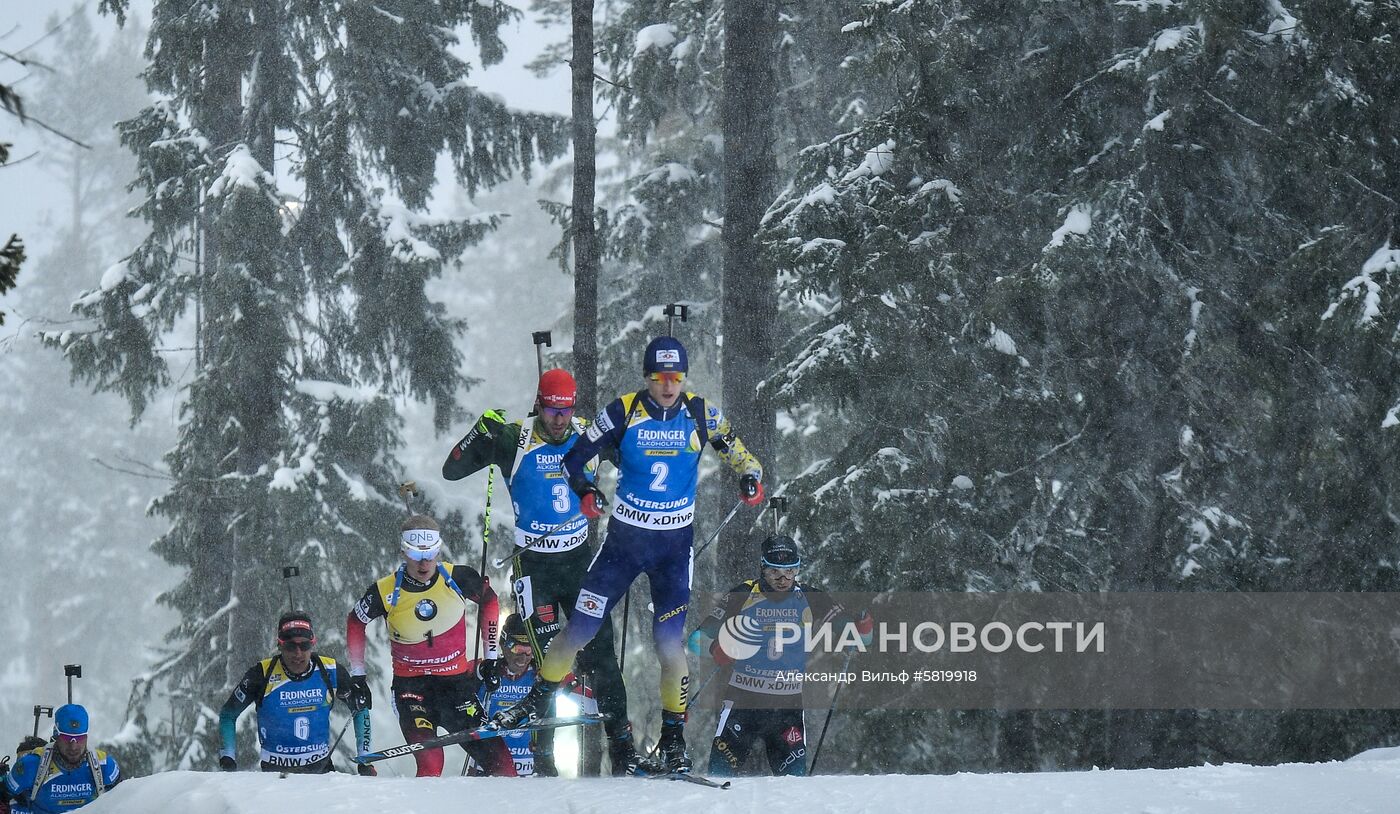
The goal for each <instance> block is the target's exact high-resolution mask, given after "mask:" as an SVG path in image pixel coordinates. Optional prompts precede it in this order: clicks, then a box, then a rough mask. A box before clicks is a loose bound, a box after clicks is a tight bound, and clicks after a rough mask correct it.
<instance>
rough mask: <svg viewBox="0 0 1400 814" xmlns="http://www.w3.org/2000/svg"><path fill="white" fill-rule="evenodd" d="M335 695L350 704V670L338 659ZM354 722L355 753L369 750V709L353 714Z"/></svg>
mask: <svg viewBox="0 0 1400 814" xmlns="http://www.w3.org/2000/svg"><path fill="white" fill-rule="evenodd" d="M335 697H336V698H339V699H340V700H341V701H342V702H343V703H345V704H346V705H347V706H349V704H350V671H349V670H347V669H346V668H345V665H344V664H341V663H340V662H339V661H337V662H336V663H335ZM353 720H354V722H355V754H357V755H363V754H364V753H366V752H368V751H369V740H370V729H369V710H367V709H362V710H360V711H359V712H356V713H355V714H354V715H353Z"/></svg>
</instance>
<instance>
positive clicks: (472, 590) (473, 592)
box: [452, 565, 501, 659]
mask: <svg viewBox="0 0 1400 814" xmlns="http://www.w3.org/2000/svg"><path fill="white" fill-rule="evenodd" d="M452 581H453V582H456V583H457V586H458V587H459V588H461V589H462V591H463V598H465V599H470V600H471V601H473V602H475V603H476V604H477V615H476V619H477V629H478V630H480V631H481V646H482V648H483V649H484V650H485V651H486V658H488V659H498V658H500V657H501V647H500V635H501V630H500V626H501V603H500V600H499V599H497V598H496V591H495V589H493V588H492V587H491V580H489V579H487V578H486V577H483V576H482V575H481V574H478V573H477V572H476V569H475V568H472V567H471V566H470V565H454V566H452Z"/></svg>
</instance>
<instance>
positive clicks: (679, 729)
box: [656, 712, 691, 774]
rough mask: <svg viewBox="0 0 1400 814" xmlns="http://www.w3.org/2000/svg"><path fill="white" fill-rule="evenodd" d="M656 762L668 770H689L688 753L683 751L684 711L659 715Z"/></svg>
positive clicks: (678, 771) (682, 772) (681, 771)
mask: <svg viewBox="0 0 1400 814" xmlns="http://www.w3.org/2000/svg"><path fill="white" fill-rule="evenodd" d="M656 751H657V755H656V762H657V763H658V764H659V765H660V766H661V768H662V769H664V770H665V771H668V772H676V773H681V774H684V773H685V772H689V771H690V767H691V761H690V755H688V754H686V752H685V713H681V714H680V715H676V714H674V713H670V712H665V713H662V715H661V740H660V741H659V742H658V743H657V744H656Z"/></svg>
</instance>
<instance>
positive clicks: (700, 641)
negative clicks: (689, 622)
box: [685, 628, 714, 656]
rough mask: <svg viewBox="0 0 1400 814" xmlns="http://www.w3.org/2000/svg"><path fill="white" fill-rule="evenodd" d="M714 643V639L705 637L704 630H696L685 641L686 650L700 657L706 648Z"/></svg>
mask: <svg viewBox="0 0 1400 814" xmlns="http://www.w3.org/2000/svg"><path fill="white" fill-rule="evenodd" d="M713 641H714V639H713V638H711V637H709V636H706V635H705V631H704V630H702V629H700V628H696V629H695V631H694V632H693V633H691V634H690V637H689V638H687V639H686V640H685V649H686V650H688V651H689V652H690V653H692V654H693V655H696V656H698V655H700V654H701V653H703V652H704V651H705V648H707V647H708V646H709V645H710V643H711V642H713Z"/></svg>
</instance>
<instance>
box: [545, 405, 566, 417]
mask: <svg viewBox="0 0 1400 814" xmlns="http://www.w3.org/2000/svg"><path fill="white" fill-rule="evenodd" d="M540 414H541V415H545V416H548V417H549V418H568V417H569V416H571V415H573V414H574V408H572V407H541V408H540Z"/></svg>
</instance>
